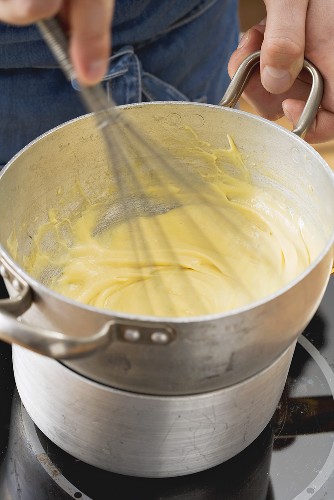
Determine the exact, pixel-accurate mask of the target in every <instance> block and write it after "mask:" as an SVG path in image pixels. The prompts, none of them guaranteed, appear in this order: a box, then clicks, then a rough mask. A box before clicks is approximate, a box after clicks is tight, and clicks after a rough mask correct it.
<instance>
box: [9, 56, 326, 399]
mask: <svg viewBox="0 0 334 500" xmlns="http://www.w3.org/2000/svg"><path fill="white" fill-rule="evenodd" d="M257 61H258V55H256V56H252V57H251V58H249V59H248V60H247V61H246V62H245V63H244V65H242V67H241V68H240V71H239V73H238V74H237V75H236V78H235V79H234V80H233V82H232V84H231V87H230V88H229V89H228V91H227V93H226V96H225V98H224V99H223V101H224V102H223V103H225V104H226V105H233V104H234V102H235V101H236V100H237V99H238V95H239V94H240V92H241V90H242V87H243V85H244V84H245V81H246V80H247V78H246V76H245V75H247V74H248V73H249V72H250V69H251V67H253V65H254V64H256V63H257ZM305 67H306V68H307V69H309V70H310V72H311V74H312V76H313V79H314V85H313V89H312V92H311V96H310V99H309V101H308V103H307V106H306V108H305V113H304V115H303V117H302V119H301V122H300V124H299V126H298V127H297V130H296V133H298V134H302V133H303V132H304V131H305V128H306V126H307V123H309V120H310V116H309V113H310V111H311V115H312V116H314V113H315V112H316V110H317V108H318V104H319V98H320V96H321V79H320V78H319V77H318V75H317V73H316V71H315V70H314V68H312V67H311V66H310V65H309V64H308V63H305ZM240 81H241V82H242V83H241V85H240ZM236 85H237V90H236V89H235V86H236ZM231 94H232V97H231ZM122 112H124V113H126V114H127V115H129V117H130V118H132V119H133V120H135V121H137V122H138V123H140V126H141V128H142V129H143V131H144V133H146V134H147V136H148V137H154V138H155V140H162V141H163V142H164V144H166V143H167V144H169V145H170V146H169V147H170V148H171V149H173V146H172V145H173V141H175V139H176V137H177V134H178V129H177V128H176V127H175V124H185V125H188V126H190V127H192V128H193V129H195V130H196V131H197V132H198V134H199V136H200V137H201V138H202V139H204V140H206V141H208V142H210V143H211V144H213V145H214V146H216V147H222V146H223V147H225V146H226V145H227V139H226V136H227V134H230V135H231V136H232V137H233V139H234V141H235V143H236V145H237V147H238V149H239V150H240V151H241V153H242V154H243V157H244V160H245V163H246V165H247V167H248V169H249V170H250V172H251V174H253V180H254V182H255V183H258V184H261V185H262V186H266V185H268V184H269V183H270V184H271V185H276V186H277V189H280V191H281V193H282V199H284V200H285V202H286V203H287V204H291V205H292V206H295V207H296V209H298V210H299V211H300V212H301V213H303V215H304V216H305V217H306V218H308V217H309V218H311V219H312V220H313V221H315V222H316V223H317V224H318V225H319V226H320V227H321V229H322V231H323V234H324V236H325V242H324V245H323V249H322V251H321V253H320V255H319V257H318V258H317V259H316V260H315V261H314V262H313V263H312V265H310V266H309V268H308V269H307V270H306V271H305V272H304V273H303V274H302V275H300V276H298V277H297V278H296V279H295V280H294V281H293V282H292V283H290V284H289V285H288V286H286V287H285V288H284V289H281V290H279V291H278V292H277V293H275V294H274V295H272V296H269V297H267V298H265V299H264V300H261V301H258V302H257V303H253V304H250V305H249V306H247V307H243V308H241V309H238V310H234V311H232V312H230V313H224V314H216V315H211V316H205V317H200V318H180V319H168V320H164V319H163V318H162V319H159V318H158V319H157V318H153V317H145V318H143V317H139V316H138V317H137V316H133V315H126V314H117V313H114V312H113V311H105V310H98V309H95V308H92V307H88V306H85V305H82V304H79V303H76V302H73V301H71V300H69V299H67V298H65V297H63V296H60V295H58V294H56V293H54V292H52V291H51V290H50V289H48V288H47V287H45V286H44V285H42V284H41V283H39V282H37V281H36V280H34V279H32V278H31V276H29V275H28V274H27V273H26V272H25V271H24V269H23V268H22V257H23V256H24V255H25V254H26V253H27V252H28V251H29V249H30V245H31V238H30V236H31V234H33V233H34V232H35V230H36V229H37V227H38V226H39V225H40V224H41V223H42V222H44V221H46V220H47V214H48V210H49V209H50V208H51V207H54V206H57V204H58V200H59V190H62V196H66V195H67V196H68V199H69V200H70V201H69V203H68V204H67V205H66V206H62V207H61V210H63V213H64V214H65V215H66V214H67V213H70V212H71V211H73V210H76V209H77V208H78V207H79V206H80V203H81V202H82V193H85V196H88V197H90V199H92V200H94V199H97V198H98V197H99V196H101V193H102V194H103V193H104V192H105V191H106V185H108V182H109V175H110V173H109V170H108V167H107V166H106V161H105V153H104V148H103V143H102V140H101V138H100V136H99V134H98V132H97V131H96V130H95V127H94V122H93V120H94V118H93V117H92V116H84V117H82V118H79V119H76V120H73V121H71V122H69V123H66V124H64V125H62V126H60V127H58V128H56V129H54V130H52V131H51V132H48V133H46V134H44V135H43V136H41V137H40V138H39V139H37V140H36V141H34V142H32V143H31V144H30V145H29V146H27V147H26V148H25V149H23V150H22V151H21V152H20V153H19V154H18V155H16V157H14V158H13V159H12V160H11V161H10V162H9V164H8V165H7V167H6V168H5V169H4V170H3V172H2V175H1V179H0V211H1V215H2V217H1V221H0V241H1V244H2V247H1V262H2V266H1V273H2V275H3V276H4V278H5V280H6V283H7V285H8V288H9V291H10V294H11V298H10V299H9V300H3V301H1V303H0V309H1V311H0V337H1V338H2V339H4V340H6V341H9V342H14V343H17V344H19V345H21V346H24V347H27V348H28V349H31V350H34V351H36V352H39V353H41V354H44V355H46V356H50V357H54V358H59V359H66V358H68V360H67V361H66V365H67V366H68V367H70V368H71V369H73V370H74V371H76V372H78V373H80V374H82V375H84V376H86V377H89V378H90V379H92V380H95V381H97V382H102V383H103V384H106V385H108V386H111V387H113V388H118V389H125V390H128V391H132V392H136V393H142V394H152V395H154V394H159V395H189V394H196V393H203V392H208V391H214V390H217V389H222V388H224V387H228V386H231V385H233V384H236V383H239V382H241V381H243V380H246V379H248V378H250V377H252V376H254V375H255V374H257V373H259V372H261V371H263V370H264V369H265V368H266V367H269V366H270V365H272V364H273V363H274V362H275V360H277V359H278V358H279V356H280V355H281V354H282V353H283V352H284V351H286V349H287V348H288V347H289V346H290V345H291V344H292V343H293V342H294V341H295V340H296V338H297V336H298V335H299V334H300V332H301V331H302V330H303V329H304V327H305V326H306V324H307V323H308V322H309V320H310V319H311V317H312V315H313V314H314V312H315V310H316V308H317V307H318V305H319V302H320V300H321V298H322V296H323V293H324V291H325V288H326V285H327V282H328V279H329V275H330V270H331V268H332V262H333V249H332V245H333V239H334V231H333V230H334V176H333V173H332V171H331V170H330V168H329V167H328V165H327V164H326V163H325V162H324V160H323V159H322V158H321V157H320V156H319V155H318V154H317V153H316V152H315V151H314V149H313V148H312V147H311V146H309V145H308V144H306V143H305V142H304V141H303V140H302V139H301V138H300V137H298V136H297V135H296V134H294V133H291V132H288V131H286V130H284V129H283V128H281V127H279V126H277V125H276V124H273V123H270V122H268V121H267V120H264V119H262V118H259V117H255V116H253V115H250V114H248V113H245V112H241V111H238V110H234V109H228V108H226V107H225V108H224V107H221V106H210V105H205V104H198V103H197V104H194V103H167V102H165V103H146V104H138V105H131V106H126V107H123V108H122ZM305 117H306V122H307V123H306V124H305V123H304V120H305ZM157 124H159V127H157ZM259 165H262V166H265V167H264V170H263V169H262V170H261V169H260V170H261V171H263V172H264V171H265V173H262V174H261V175H260V174H259V171H260V170H259ZM78 180H79V182H80V189H76V186H77V182H78ZM13 231H15V233H16V239H17V244H18V257H17V258H14V257H13V255H12V254H11V251H10V248H9V246H8V244H7V241H8V238H9V237H10V235H11V234H12V232H13ZM19 316H20V320H18V319H17V317H19ZM71 358H72V359H71Z"/></svg>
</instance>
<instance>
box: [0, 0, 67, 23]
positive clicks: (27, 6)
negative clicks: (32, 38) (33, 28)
mask: <svg viewBox="0 0 334 500" xmlns="http://www.w3.org/2000/svg"><path fill="white" fill-rule="evenodd" d="M62 3H63V2H62V0H48V1H47V2H46V1H45V0H0V19H1V21H3V22H5V23H9V24H17V25H25V24H31V23H34V22H35V21H38V20H39V19H44V18H46V17H51V16H54V15H55V14H56V13H57V12H59V10H60V8H61V5H62Z"/></svg>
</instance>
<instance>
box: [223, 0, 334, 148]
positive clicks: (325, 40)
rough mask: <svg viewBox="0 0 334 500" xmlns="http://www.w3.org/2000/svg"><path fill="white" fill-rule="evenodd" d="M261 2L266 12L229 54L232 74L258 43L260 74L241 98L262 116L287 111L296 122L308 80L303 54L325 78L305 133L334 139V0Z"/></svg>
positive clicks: (271, 116)
mask: <svg viewBox="0 0 334 500" xmlns="http://www.w3.org/2000/svg"><path fill="white" fill-rule="evenodd" d="M264 2H265V4H266V9H267V18H266V19H265V20H263V21H261V23H259V24H258V25H256V26H253V27H252V28H251V29H250V30H249V31H248V32H247V33H246V34H245V35H244V37H243V39H242V40H241V43H240V45H239V48H238V49H237V50H236V51H235V52H234V53H233V55H232V57H231V59H230V62H229V74H230V76H232V75H233V74H234V73H235V72H236V70H237V68H238V66H239V65H240V63H241V61H243V60H244V59H245V57H247V56H248V55H249V54H250V53H251V52H254V51H256V50H260V49H261V64H260V71H261V76H260V75H259V74H254V75H253V76H252V77H251V79H250V82H249V84H248V85H247V89H246V91H245V94H244V95H245V98H246V99H247V101H249V102H250V103H251V104H252V105H253V106H255V107H256V108H257V109H258V111H259V112H260V114H261V115H262V116H264V117H265V118H268V119H277V118H279V117H280V116H283V114H285V116H286V117H287V118H288V119H289V120H290V121H291V122H292V123H293V125H294V126H295V125H296V123H297V121H298V118H299V116H300V114H301V112H302V109H303V107H304V103H305V101H306V99H307V97H308V94H309V91H310V85H311V81H310V77H309V75H308V74H306V73H305V72H303V71H302V72H301V73H300V70H301V68H302V64H303V59H304V57H305V58H306V59H308V60H309V61H311V62H312V63H313V64H314V65H315V66H316V67H317V68H318V70H319V71H320V73H321V74H322V76H323V78H324V84H325V87H324V96H323V99H322V103H321V108H320V109H319V112H318V114H317V118H316V120H315V122H314V123H313V125H312V126H311V128H310V130H309V132H308V133H307V135H306V137H305V139H306V140H307V141H309V142H312V143H317V142H324V141H327V140H330V139H333V138H334V37H333V23H334V1H333V0H264ZM299 73H300V74H299ZM298 75H299V76H298Z"/></svg>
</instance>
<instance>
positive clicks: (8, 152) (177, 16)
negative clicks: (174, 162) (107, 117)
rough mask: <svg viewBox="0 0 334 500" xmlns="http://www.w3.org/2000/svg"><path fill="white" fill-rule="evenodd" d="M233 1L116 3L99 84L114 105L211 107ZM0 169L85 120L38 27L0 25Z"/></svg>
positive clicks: (231, 44)
mask: <svg viewBox="0 0 334 500" xmlns="http://www.w3.org/2000/svg"><path fill="white" fill-rule="evenodd" d="M237 19H238V18H237V0H183V1H182V2H179V1H177V0H161V1H159V2H157V1H156V0H121V1H117V2H116V11H115V17H114V22H113V55H112V57H111V58H110V66H109V71H108V73H107V75H106V77H105V79H104V85H105V87H106V90H107V92H108V95H110V96H111V97H112V98H113V100H114V101H115V102H116V103H117V104H127V103H133V102H140V101H149V100H191V101H207V102H211V103H216V102H218V100H219V99H220V98H221V97H222V95H223V93H224V91H225V89H226V86H227V85H228V82H229V78H228V75H227V70H226V67H227V61H228V58H229V56H230V54H231V52H232V51H233V50H234V48H235V46H236V43H237V39H238V31H239V30H238V20H237ZM0 112H1V117H2V119H1V121H0V165H1V164H2V165H3V164H5V163H6V162H7V161H8V160H9V159H10V158H11V157H12V156H13V155H14V154H15V153H16V152H17V151H19V150H20V149H21V148H22V147H23V146H25V145H26V144H27V143H29V142H30V141H31V140H33V139H34V138H36V137H37V136H38V135H40V134H41V133H43V132H45V131H46V130H49V129H50V128H52V127H54V126H56V125H58V124H60V123H63V122H65V121H67V120H69V119H72V118H75V117H77V116H79V115H81V114H84V113H85V109H84V107H83V105H82V103H81V100H80V89H79V87H78V85H77V82H75V81H72V82H67V81H66V79H65V78H64V76H63V74H62V72H61V70H60V69H59V66H58V64H57V62H56V61H55V60H54V58H53V56H52V55H51V54H50V52H49V50H48V48H47V47H46V45H45V43H44V41H43V40H42V39H41V36H40V34H39V32H38V30H37V29H36V27H35V26H29V27H26V28H15V27H12V26H8V25H4V24H0Z"/></svg>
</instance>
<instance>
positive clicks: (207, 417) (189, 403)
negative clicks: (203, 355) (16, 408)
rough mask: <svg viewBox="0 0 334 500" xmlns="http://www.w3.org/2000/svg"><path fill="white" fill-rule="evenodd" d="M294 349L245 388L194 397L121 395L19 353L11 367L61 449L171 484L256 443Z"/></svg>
mask: <svg viewBox="0 0 334 500" xmlns="http://www.w3.org/2000/svg"><path fill="white" fill-rule="evenodd" d="M294 347H295V344H292V345H291V346H290V347H289V348H288V349H287V350H286V351H285V352H284V353H283V354H282V355H281V356H280V357H279V358H278V359H277V360H276V361H275V362H274V363H273V364H272V365H271V366H270V367H269V368H266V369H265V370H263V371H262V372H260V373H258V374H257V375H255V376H254V377H251V378H249V379H248V380H245V381H244V382H241V383H239V384H236V385H234V386H232V387H228V388H225V389H220V390H218V391H213V392H208V393H206V394H197V395H192V396H148V395H141V394H134V393H129V392H125V391H119V390H117V389H113V388H111V387H106V386H104V385H102V384H97V383H96V382H92V381H90V380H87V379H86V378H84V377H82V376H81V375H78V374H76V373H74V372H73V371H72V370H70V369H68V368H67V367H66V366H63V365H62V364H61V363H59V362H58V361H55V360H52V359H48V358H46V357H45V356H40V355H38V354H35V353H33V352H30V351H28V350H27V349H22V348H21V347H18V346H15V347H14V348H13V360H14V373H15V380H16V385H17V388H18V391H19V394H20V397H21V399H22V402H23V404H24V406H25V408H26V410H27V411H28V413H29V414H30V416H31V418H32V419H33V421H34V422H35V423H36V425H37V426H38V427H39V429H40V430H41V431H42V432H43V433H44V434H46V436H47V437H49V439H51V441H53V442H54V443H55V444H56V445H58V446H59V447H60V448H62V449H63V450H65V451H67V452H68V453H70V454H71V455H73V456H74V457H76V458H78V459H80V460H83V461H85V462H87V463H89V464H91V465H94V466H96V467H99V468H102V469H106V470H109V471H112V472H117V473H120V474H127V475H131V476H144V477H170V476H180V475H184V474H191V473H194V472H198V471H201V470H204V469H208V468H210V467H213V466H215V465H218V464H220V463H222V462H224V461H226V460H228V459H229V458H231V457H233V456H234V455H236V454H237V453H239V452H240V451H242V450H243V449H244V448H246V447H247V446H248V445H249V444H250V443H251V442H252V441H254V439H256V437H257V436H258V435H259V434H260V433H261V432H262V430H263V429H264V427H265V426H266V425H267V423H268V422H269V420H270V418H271V416H272V415H273V413H274V411H275V408H276V406H277V403H278V401H279V398H280V396H281V393H282V391H283V387H284V383H285V379H286V376H287V373H288V370H289V366H290V361H291V358H292V354H293V351H294ZM64 387H66V390H64Z"/></svg>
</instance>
